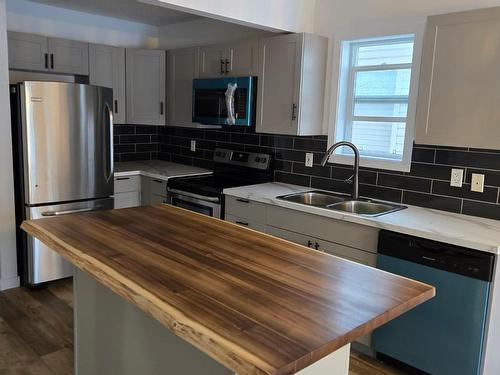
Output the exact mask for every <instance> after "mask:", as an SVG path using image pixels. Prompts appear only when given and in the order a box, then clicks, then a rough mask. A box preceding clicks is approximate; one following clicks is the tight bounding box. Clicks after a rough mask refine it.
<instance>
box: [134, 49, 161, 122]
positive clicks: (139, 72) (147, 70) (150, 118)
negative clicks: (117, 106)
mask: <svg viewBox="0 0 500 375" xmlns="http://www.w3.org/2000/svg"><path fill="white" fill-rule="evenodd" d="M165 55H166V53H165V51H160V50H147V49H127V50H126V67H127V69H126V70H127V72H126V76H127V78H126V82H127V90H126V96H127V123H129V124H136V125H165V90H166V87H165V86H166V85H165V74H166V68H165Z"/></svg>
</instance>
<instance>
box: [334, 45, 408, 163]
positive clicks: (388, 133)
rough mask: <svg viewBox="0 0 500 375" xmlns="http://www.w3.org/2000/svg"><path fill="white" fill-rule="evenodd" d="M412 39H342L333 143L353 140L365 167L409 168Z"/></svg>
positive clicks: (343, 153)
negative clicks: (343, 40)
mask: <svg viewBox="0 0 500 375" xmlns="http://www.w3.org/2000/svg"><path fill="white" fill-rule="evenodd" d="M414 39H415V38H414V35H404V36H394V37H385V38H377V39H364V40H357V41H345V42H343V43H342V56H341V60H342V62H341V72H340V90H339V100H338V108H337V121H336V124H337V125H336V131H335V141H341V140H346V141H350V142H352V143H354V144H355V145H356V146H357V147H358V148H359V150H360V154H361V158H362V164H364V165H366V166H373V167H381V168H387V169H398V170H404V169H405V168H407V167H409V160H410V157H411V155H409V154H411V143H412V141H413V140H412V139H411V138H412V133H413V124H409V121H408V119H409V115H408V114H409V97H410V84H411V76H412V60H413V47H414ZM339 153H340V155H348V154H349V153H350V150H348V149H347V148H345V149H341V150H340V151H339ZM363 161H364V163H363ZM367 161H368V162H367ZM370 161H371V162H370ZM377 161H378V163H377ZM403 164H405V165H403Z"/></svg>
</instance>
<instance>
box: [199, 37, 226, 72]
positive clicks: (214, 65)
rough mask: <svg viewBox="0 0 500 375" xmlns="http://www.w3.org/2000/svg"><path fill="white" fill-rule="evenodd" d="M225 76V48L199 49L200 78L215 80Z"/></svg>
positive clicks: (210, 47)
mask: <svg viewBox="0 0 500 375" xmlns="http://www.w3.org/2000/svg"><path fill="white" fill-rule="evenodd" d="M225 74H226V46H221V45H217V46H205V47H201V48H200V77H202V78H216V77H221V76H224V75H225Z"/></svg>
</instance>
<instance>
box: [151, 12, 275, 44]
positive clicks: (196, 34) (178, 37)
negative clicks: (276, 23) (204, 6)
mask: <svg viewBox="0 0 500 375" xmlns="http://www.w3.org/2000/svg"><path fill="white" fill-rule="evenodd" d="M269 35H274V33H271V32H268V31H264V30H259V29H254V28H250V27H246V26H240V25H235V24H232V23H229V22H222V21H218V20H214V19H210V18H202V19H198V20H194V21H189V22H182V23H175V24H172V25H167V26H163V27H160V28H159V30H158V38H159V41H158V45H159V48H163V49H171V48H179V47H192V46H201V45H207V44H214V43H223V42H230V41H234V40H240V39H246V38H253V37H263V36H269Z"/></svg>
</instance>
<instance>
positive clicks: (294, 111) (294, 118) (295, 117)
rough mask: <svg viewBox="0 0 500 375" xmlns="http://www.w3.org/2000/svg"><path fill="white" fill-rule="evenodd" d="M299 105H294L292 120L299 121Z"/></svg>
mask: <svg viewBox="0 0 500 375" xmlns="http://www.w3.org/2000/svg"><path fill="white" fill-rule="evenodd" d="M296 112H297V104H295V103H294V104H292V120H297V113H296Z"/></svg>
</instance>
